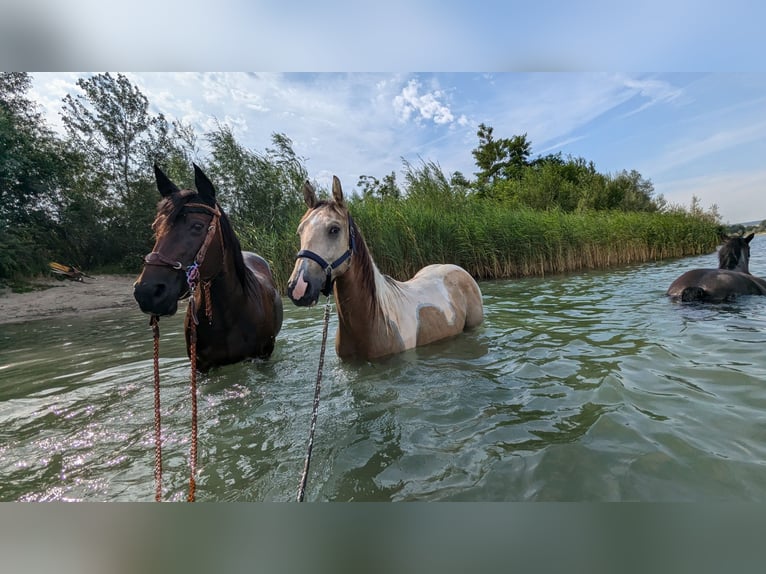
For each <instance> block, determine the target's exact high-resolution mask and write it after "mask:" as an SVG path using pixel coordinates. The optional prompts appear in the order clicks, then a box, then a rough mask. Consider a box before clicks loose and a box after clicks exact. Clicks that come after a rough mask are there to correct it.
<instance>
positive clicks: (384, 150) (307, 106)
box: [30, 72, 766, 223]
mask: <svg viewBox="0 0 766 574" xmlns="http://www.w3.org/2000/svg"><path fill="white" fill-rule="evenodd" d="M124 73H125V74H126V75H127V76H128V78H130V80H131V81H132V82H133V83H134V84H135V85H136V86H138V87H139V89H140V90H141V91H142V92H143V93H144V94H145V95H146V96H147V98H148V99H149V102H150V105H151V111H152V112H153V113H158V112H162V113H163V114H165V116H166V117H167V118H169V119H177V120H181V121H183V122H184V123H187V124H191V125H192V126H193V127H194V128H195V131H196V133H197V134H198V136H204V134H205V133H207V132H210V131H212V129H213V128H214V127H215V125H216V122H220V123H225V124H227V125H229V126H230V127H231V128H232V129H233V131H234V133H235V135H236V137H237V139H238V141H239V142H240V143H241V144H243V145H245V146H246V147H248V148H250V149H252V150H255V151H257V152H263V151H265V150H266V148H268V147H270V146H271V136H272V134H273V133H283V134H285V135H286V136H287V137H289V138H290V139H291V140H292V142H293V149H294V151H295V152H296V153H297V155H298V156H299V157H302V158H304V160H305V165H306V167H307V169H308V172H309V177H310V178H312V179H313V180H315V181H316V182H317V183H318V184H319V185H322V186H324V187H326V188H329V186H330V183H331V180H332V176H333V175H337V176H338V177H339V178H340V179H341V182H342V183H343V185H344V189H346V190H347V192H353V190H354V189H355V187H356V184H357V181H358V178H359V176H360V175H370V176H374V177H377V178H379V179H380V178H382V177H383V176H385V175H387V174H389V173H391V172H392V171H393V172H395V173H396V174H397V181H399V182H400V184H401V183H403V180H402V177H401V173H402V168H403V165H404V163H403V162H404V161H407V162H409V163H411V164H413V165H419V164H420V162H422V161H433V162H436V163H438V164H439V165H440V166H441V168H442V170H443V171H444V172H445V173H446V174H451V173H453V172H455V171H460V172H462V173H463V174H464V175H466V176H467V177H469V178H472V177H474V173H475V172H476V170H477V168H476V165H475V163H474V158H473V155H472V154H471V151H472V150H473V149H475V148H476V146H477V145H478V138H477V135H476V131H477V127H478V125H479V124H480V123H485V124H487V125H490V126H492V127H493V128H494V136H495V137H496V138H501V137H512V136H514V135H520V134H527V138H528V140H529V141H530V142H531V144H532V157H533V158H534V157H537V156H538V155H545V154H549V153H561V154H562V155H564V156H573V157H582V158H584V159H586V160H587V161H592V162H593V163H594V164H595V166H596V169H597V170H598V171H599V172H601V173H610V174H616V173H618V172H620V171H622V170H628V171H630V170H636V171H638V172H639V173H641V175H642V176H643V177H644V178H646V179H649V180H651V182H652V183H653V185H654V189H655V193H657V194H662V195H663V196H664V197H665V199H666V200H667V201H668V202H669V203H672V204H681V205H684V206H689V205H690V203H691V200H692V196H693V195H696V196H697V197H698V198H699V199H700V200H701V203H702V206H703V207H705V208H709V207H711V206H712V205H713V204H715V205H717V206H718V210H719V212H720V214H721V216H722V219H723V220H724V221H725V222H728V223H740V222H746V221H752V220H759V221H760V220H762V219H766V193H764V191H765V190H766V161H764V158H766V75H764V74H758V73H755V74H752V73H751V74H749V73H651V74H647V73H625V72H619V73H614V72H613V73H593V72H569V73H565V72H551V73H542V72H491V73H489V72H480V73H477V72H461V73H449V72H448V73H444V72H440V73H402V72H400V73H364V72H351V73H237V72H217V73H202V72H192V73H175V72H170V73H168V72H152V73H129V72H124ZM82 75H87V74H76V73H34V74H33V87H32V90H31V93H30V96H32V97H33V98H34V99H35V100H37V101H38V102H39V103H40V104H41V105H42V107H43V109H44V110H45V111H46V114H47V118H48V121H49V123H50V124H51V126H53V127H58V128H60V127H61V120H60V115H59V112H60V110H61V99H62V98H63V96H64V95H65V94H67V93H73V94H74V93H78V90H79V88H77V86H76V83H75V82H76V80H77V78H78V77H80V76H82ZM204 143H205V142H204V137H200V144H201V149H200V157H201V159H204V157H205V155H206V152H205V147H204Z"/></svg>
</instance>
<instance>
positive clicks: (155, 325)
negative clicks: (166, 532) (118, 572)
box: [149, 315, 162, 502]
mask: <svg viewBox="0 0 766 574" xmlns="http://www.w3.org/2000/svg"><path fill="white" fill-rule="evenodd" d="M149 325H151V327H152V331H153V332H154V500H155V502H161V501H162V424H161V418H162V417H161V416H160V318H159V317H158V316H157V315H152V318H151V319H149Z"/></svg>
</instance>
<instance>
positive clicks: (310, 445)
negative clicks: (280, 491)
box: [298, 297, 330, 502]
mask: <svg viewBox="0 0 766 574" xmlns="http://www.w3.org/2000/svg"><path fill="white" fill-rule="evenodd" d="M329 323H330V298H329V297H328V298H327V304H326V305H325V308H324V327H323V329H322V348H321V350H320V352H319V368H318V369H317V380H316V385H315V386H314V408H313V410H312V411H311V426H310V428H309V441H308V446H307V447H306V462H305V463H304V464H303V474H302V475H301V483H300V486H299V487H298V502H303V497H304V496H305V494H306V482H307V481H308V476H309V464H310V463H311V451H312V450H313V449H314V431H315V430H316V426H317V413H318V412H319V391H320V390H321V388H322V369H323V368H324V352H325V347H326V346H327V326H328V324H329Z"/></svg>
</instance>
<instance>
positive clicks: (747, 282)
mask: <svg viewBox="0 0 766 574" xmlns="http://www.w3.org/2000/svg"><path fill="white" fill-rule="evenodd" d="M753 236H754V234H752V233H751V234H750V235H748V236H747V237H730V238H729V239H727V240H726V242H724V244H723V245H722V246H721V248H720V249H719V250H718V262H719V265H718V269H692V270H691V271H687V272H686V273H684V274H683V275H681V276H680V277H679V278H678V279H676V280H675V281H673V283H672V284H671V285H670V288H669V289H668V291H667V295H669V296H670V297H671V298H673V299H675V300H679V301H684V302H690V301H699V302H710V303H720V302H722V301H727V300H730V299H733V298H734V297H736V296H737V295H766V280H764V279H761V278H760V277H755V276H754V275H751V274H750V270H749V269H748V263H749V261H750V242H751V241H752V239H753Z"/></svg>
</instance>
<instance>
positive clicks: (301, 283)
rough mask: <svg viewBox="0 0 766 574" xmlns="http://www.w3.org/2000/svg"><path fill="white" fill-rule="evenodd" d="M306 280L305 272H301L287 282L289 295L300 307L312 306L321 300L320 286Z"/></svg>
mask: <svg viewBox="0 0 766 574" xmlns="http://www.w3.org/2000/svg"><path fill="white" fill-rule="evenodd" d="M312 283H313V282H312V281H306V280H305V279H304V278H303V273H302V272H299V273H298V275H297V278H296V279H294V280H293V281H290V282H289V283H288V284H287V296H288V297H290V300H291V301H292V302H293V303H295V304H296V305H298V306H299V307H310V306H312V305H316V303H317V301H319V291H320V289H319V287H318V286H315V285H313V284H312Z"/></svg>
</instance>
